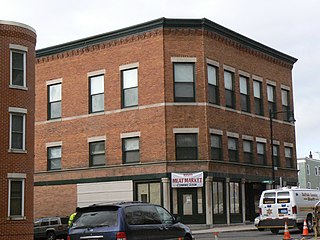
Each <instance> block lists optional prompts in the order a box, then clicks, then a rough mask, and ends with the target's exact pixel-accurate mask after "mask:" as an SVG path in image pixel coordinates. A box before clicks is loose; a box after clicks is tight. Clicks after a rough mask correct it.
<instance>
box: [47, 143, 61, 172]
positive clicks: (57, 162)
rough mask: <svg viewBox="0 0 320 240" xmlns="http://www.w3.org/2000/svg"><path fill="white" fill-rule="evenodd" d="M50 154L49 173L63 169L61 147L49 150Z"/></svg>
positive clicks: (49, 148)
mask: <svg viewBox="0 0 320 240" xmlns="http://www.w3.org/2000/svg"><path fill="white" fill-rule="evenodd" d="M47 152H48V153H47V154H48V171H50V170H60V169H61V152H62V147H61V146H54V147H48V148H47Z"/></svg>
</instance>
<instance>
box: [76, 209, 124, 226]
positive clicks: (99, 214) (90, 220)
mask: <svg viewBox="0 0 320 240" xmlns="http://www.w3.org/2000/svg"><path fill="white" fill-rule="evenodd" d="M117 225H118V211H117V209H114V208H113V209H103V210H98V211H97V210H96V211H88V212H83V213H80V216H79V217H78V219H77V220H76V221H75V222H74V223H73V224H72V227H76V228H85V227H99V226H109V227H113V226H117Z"/></svg>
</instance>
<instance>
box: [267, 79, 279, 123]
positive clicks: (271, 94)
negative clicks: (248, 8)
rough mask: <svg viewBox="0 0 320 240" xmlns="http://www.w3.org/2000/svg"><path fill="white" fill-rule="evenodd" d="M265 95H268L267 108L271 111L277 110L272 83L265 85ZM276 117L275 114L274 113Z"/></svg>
mask: <svg viewBox="0 0 320 240" xmlns="http://www.w3.org/2000/svg"><path fill="white" fill-rule="evenodd" d="M267 95H268V110H269V111H271V113H275V112H276V111H277V104H276V88H275V87H274V86H272V85H267ZM274 117H276V114H274Z"/></svg>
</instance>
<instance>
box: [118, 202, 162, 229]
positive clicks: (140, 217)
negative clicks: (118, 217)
mask: <svg viewBox="0 0 320 240" xmlns="http://www.w3.org/2000/svg"><path fill="white" fill-rule="evenodd" d="M124 212H125V217H126V221H127V223H128V224H129V225H147V224H161V223H162V222H161V219H160V216H159V214H158V212H157V210H156V208H155V206H152V205H150V206H149V205H143V206H128V207H126V208H125V210H124Z"/></svg>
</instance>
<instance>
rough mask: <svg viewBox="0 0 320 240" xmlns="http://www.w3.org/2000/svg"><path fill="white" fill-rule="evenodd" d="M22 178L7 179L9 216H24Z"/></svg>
mask: <svg viewBox="0 0 320 240" xmlns="http://www.w3.org/2000/svg"><path fill="white" fill-rule="evenodd" d="M24 181H25V180H24V179H9V211H8V216H9V217H12V218H14V217H23V216H24Z"/></svg>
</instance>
